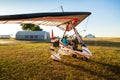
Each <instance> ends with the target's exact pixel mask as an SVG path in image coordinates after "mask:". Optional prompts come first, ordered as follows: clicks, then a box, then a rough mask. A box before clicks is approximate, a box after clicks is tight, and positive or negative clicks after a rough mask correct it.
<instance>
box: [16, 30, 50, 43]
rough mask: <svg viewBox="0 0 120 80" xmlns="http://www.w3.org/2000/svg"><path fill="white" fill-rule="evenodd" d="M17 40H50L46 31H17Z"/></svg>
mask: <svg viewBox="0 0 120 80" xmlns="http://www.w3.org/2000/svg"><path fill="white" fill-rule="evenodd" d="M15 38H16V39H17V40H37V41H44V40H50V34H49V32H46V31H18V32H17V33H16V37H15Z"/></svg>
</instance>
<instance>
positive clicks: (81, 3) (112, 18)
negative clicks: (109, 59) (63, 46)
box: [0, 0, 120, 37]
mask: <svg viewBox="0 0 120 80" xmlns="http://www.w3.org/2000/svg"><path fill="white" fill-rule="evenodd" d="M119 3H120V0H0V15H9V14H23V13H36V12H56V11H57V12H61V9H60V5H62V6H63V8H64V11H65V12H74V11H75V12H80V11H84V12H91V13H92V15H91V16H89V17H88V18H87V19H85V20H84V21H83V22H82V23H81V24H79V25H78V26H77V29H78V31H79V32H80V31H81V32H80V34H81V35H83V36H84V35H86V34H89V33H91V34H94V35H95V36H97V37H120V10H119V9H120V5H119ZM41 28H43V30H46V31H49V32H50V31H51V29H53V30H54V33H55V35H56V36H61V35H62V33H63V32H62V31H61V30H59V29H57V28H55V27H52V28H49V27H41ZM7 29H8V30H7ZM84 29H85V30H86V32H84V31H83V32H82V30H84ZM19 30H22V29H21V27H20V26H19V24H17V25H16V24H0V34H13V35H14V34H15V33H16V32H17V31H19ZM58 33H61V34H58ZM72 33H73V32H70V34H72ZM68 34H69V33H68Z"/></svg>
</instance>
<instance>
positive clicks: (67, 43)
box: [62, 35, 69, 46]
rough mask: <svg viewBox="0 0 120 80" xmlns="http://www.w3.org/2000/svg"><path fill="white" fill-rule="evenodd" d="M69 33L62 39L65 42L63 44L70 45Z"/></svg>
mask: <svg viewBox="0 0 120 80" xmlns="http://www.w3.org/2000/svg"><path fill="white" fill-rule="evenodd" d="M67 38H68V37H67V35H66V36H65V37H63V39H62V43H63V45H65V46H68V45H69V41H68V40H67Z"/></svg>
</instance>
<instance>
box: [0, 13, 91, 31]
mask: <svg viewBox="0 0 120 80" xmlns="http://www.w3.org/2000/svg"><path fill="white" fill-rule="evenodd" d="M90 14H91V13H90V12H52V13H31V14H16V15H2V16H0V24H21V23H32V24H38V25H46V26H57V27H59V28H61V29H63V30H66V29H67V31H70V30H71V29H72V28H73V27H75V26H77V25H78V24H79V23H81V22H82V21H83V20H84V19H85V18H86V17H88V16H89V15H90Z"/></svg>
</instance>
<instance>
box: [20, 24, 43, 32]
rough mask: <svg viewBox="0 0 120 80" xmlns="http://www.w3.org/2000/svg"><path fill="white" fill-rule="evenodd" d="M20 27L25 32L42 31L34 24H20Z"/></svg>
mask: <svg viewBox="0 0 120 80" xmlns="http://www.w3.org/2000/svg"><path fill="white" fill-rule="evenodd" d="M20 26H22V29H23V30H27V31H42V30H43V29H41V28H40V26H39V25H35V24H31V23H28V24H20Z"/></svg>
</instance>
